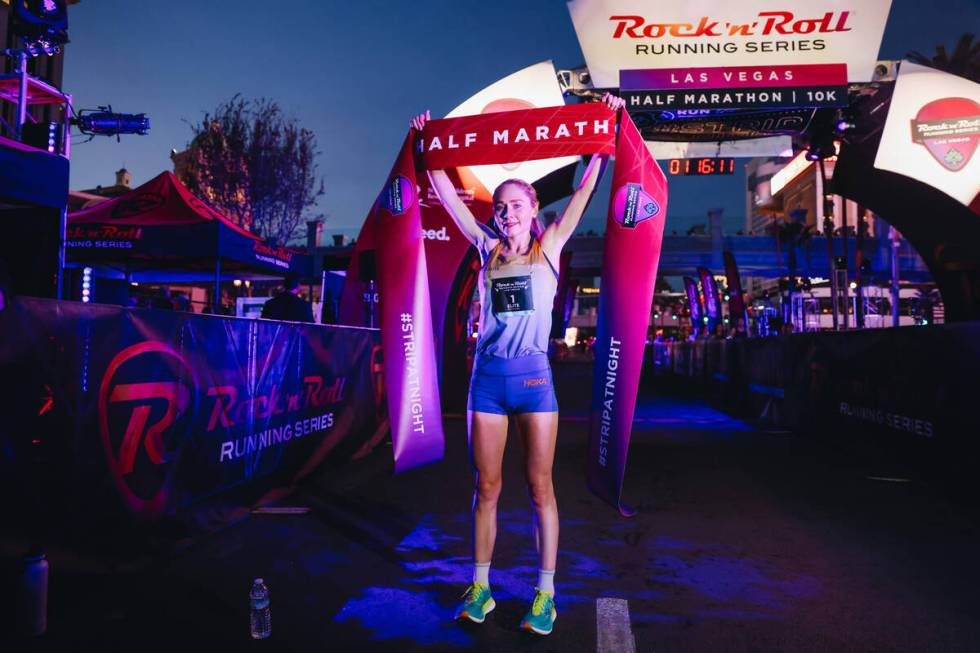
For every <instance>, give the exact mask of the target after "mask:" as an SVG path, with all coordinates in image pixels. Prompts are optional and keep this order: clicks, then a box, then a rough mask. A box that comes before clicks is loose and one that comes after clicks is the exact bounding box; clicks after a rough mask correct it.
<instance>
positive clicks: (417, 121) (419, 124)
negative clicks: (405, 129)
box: [410, 110, 432, 131]
mask: <svg viewBox="0 0 980 653" xmlns="http://www.w3.org/2000/svg"><path fill="white" fill-rule="evenodd" d="M430 118H432V116H431V115H430V113H429V111H428V110H426V112H425V113H420V114H419V115H417V116H415V117H414V118H412V122H411V123H410V124H411V126H412V129H417V130H419V131H422V128H423V127H425V123H426V122H428V121H429V119H430Z"/></svg>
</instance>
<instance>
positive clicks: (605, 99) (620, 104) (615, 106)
mask: <svg viewBox="0 0 980 653" xmlns="http://www.w3.org/2000/svg"><path fill="white" fill-rule="evenodd" d="M601 102H602V103H603V104H605V105H606V106H607V107H609V108H610V109H612V110H613V111H619V110H620V109H625V108H626V100H624V99H623V98H621V97H617V96H615V95H613V94H612V93H605V94H603V96H602V100H601Z"/></svg>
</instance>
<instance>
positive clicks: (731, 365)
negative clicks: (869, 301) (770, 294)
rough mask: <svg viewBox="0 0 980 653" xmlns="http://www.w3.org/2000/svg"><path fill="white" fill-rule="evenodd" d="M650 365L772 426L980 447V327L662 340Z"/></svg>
mask: <svg viewBox="0 0 980 653" xmlns="http://www.w3.org/2000/svg"><path fill="white" fill-rule="evenodd" d="M650 364H651V365H652V366H653V369H654V371H655V374H656V375H657V376H660V377H664V376H669V377H672V378H673V379H674V380H675V381H678V382H681V381H682V380H684V381H687V382H689V383H691V384H693V385H694V386H695V387H696V388H697V389H698V390H699V391H701V392H705V391H707V392H708V393H710V394H711V395H712V396H714V397H716V398H717V399H719V400H720V401H721V403H722V404H723V405H724V406H726V407H728V408H730V409H731V410H732V411H733V412H736V413H739V414H741V415H743V416H748V417H754V418H762V419H763V420H764V421H767V422H769V423H770V424H772V425H774V426H778V427H782V428H787V429H795V430H802V431H816V432H820V433H824V434H834V435H841V434H849V437H850V436H853V435H854V434H858V435H864V434H867V435H874V436H879V437H882V438H893V439H896V441H903V442H908V441H921V442H929V443H932V444H931V445H927V446H933V445H935V446H937V447H942V448H945V449H947V450H948V451H956V452H966V451H968V452H970V453H976V450H977V444H976V442H975V440H976V434H977V433H980V412H978V410H977V404H976V403H975V402H976V401H977V398H978V396H980V394H978V390H980V383H978V381H977V378H978V370H980V323H975V322H974V323H954V324H945V325H935V326H922V327H900V328H894V329H867V330H862V331H846V332H837V333H803V334H793V335H782V336H773V337H767V338H744V339H727V340H725V339H710V340H708V339H702V340H696V341H683V342H662V343H655V344H654V348H653V352H652V360H651V361H650Z"/></svg>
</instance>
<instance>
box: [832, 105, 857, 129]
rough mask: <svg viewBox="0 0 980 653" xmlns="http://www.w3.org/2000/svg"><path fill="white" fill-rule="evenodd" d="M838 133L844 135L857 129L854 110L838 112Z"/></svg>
mask: <svg viewBox="0 0 980 653" xmlns="http://www.w3.org/2000/svg"><path fill="white" fill-rule="evenodd" d="M835 127H836V128H837V131H838V132H840V133H842V134H843V133H844V132H847V131H850V130H852V129H857V117H856V115H855V111H854V109H851V108H850V107H846V108H843V109H841V110H840V111H838V112H837V124H836V125H835Z"/></svg>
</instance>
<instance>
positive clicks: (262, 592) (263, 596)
mask: <svg viewBox="0 0 980 653" xmlns="http://www.w3.org/2000/svg"><path fill="white" fill-rule="evenodd" d="M248 598H249V601H250V603H251V606H252V610H251V612H252V615H251V621H252V639H265V638H266V637H268V636H269V635H271V634H272V615H271V613H270V611H269V588H268V587H266V586H265V583H263V582H262V579H261V578H256V579H255V582H254V583H252V591H251V592H249V594H248Z"/></svg>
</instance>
